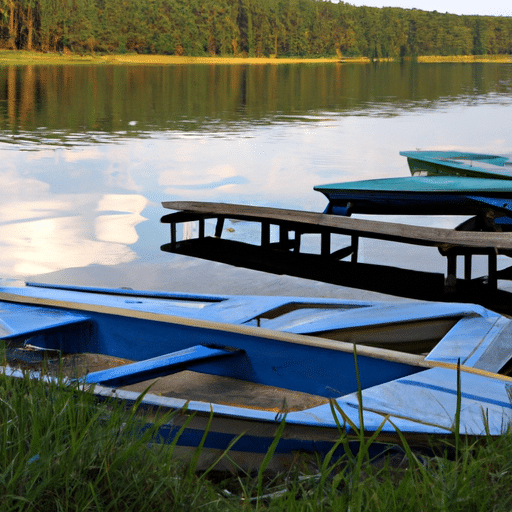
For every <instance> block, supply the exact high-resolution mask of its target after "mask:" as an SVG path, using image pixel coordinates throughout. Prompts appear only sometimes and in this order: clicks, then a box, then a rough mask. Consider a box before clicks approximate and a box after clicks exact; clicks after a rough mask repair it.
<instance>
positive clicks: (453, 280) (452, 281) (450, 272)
mask: <svg viewBox="0 0 512 512" xmlns="http://www.w3.org/2000/svg"><path fill="white" fill-rule="evenodd" d="M446 259H447V262H448V268H447V272H446V279H445V282H444V291H445V293H454V292H455V288H456V285H457V254H455V253H453V252H449V253H448V254H447V255H446Z"/></svg>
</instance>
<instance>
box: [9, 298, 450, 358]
mask: <svg viewBox="0 0 512 512" xmlns="http://www.w3.org/2000/svg"><path fill="white" fill-rule="evenodd" d="M0 301H5V302H11V303H15V304H26V305H37V306H43V307H49V308H52V307H53V308H61V309H66V310H72V311H82V312H91V313H99V314H105V315H114V316H120V317H125V318H128V317H131V318H137V319H140V320H149V321H154V322H163V323H169V324H179V325H183V326H187V327H195V328H201V329H210V330H215V331H224V332H229V333H234V334H239V335H245V336H253V337H256V338H263V339H269V340H275V341H279V342H284V343H291V344H296V345H306V346H311V347H315V348H321V349H327V350H334V351H338V352H345V353H353V352H354V344H353V343H349V342H344V341H332V340H328V339H324V338H319V337H317V336H310V335H306V334H295V333H289V332H284V331H276V330H271V329H265V327H255V326H251V325H243V324H230V323H223V322H215V321H213V320H199V319H195V318H186V317H180V316H175V315H169V314H165V313H153V312H146V311H138V310H133V309H128V308H127V309H124V308H119V307H114V306H103V305H95V304H84V303H77V302H71V301H60V300H55V299H45V298H39V297H27V296H23V295H16V294H9V293H7V292H0ZM454 316H460V315H454ZM443 318H445V317H443ZM356 351H357V355H358V356H367V357H371V358H378V359H383V360H386V361H391V362H398V363H402V364H408V365H411V366H423V367H425V368H429V367H430V366H431V365H430V364H429V363H426V362H425V359H424V357H423V356H417V355H414V354H408V353H406V352H398V351H393V350H387V349H383V348H377V347H368V346H363V345H357V349H356Z"/></svg>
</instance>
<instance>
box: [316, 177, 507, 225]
mask: <svg viewBox="0 0 512 512" xmlns="http://www.w3.org/2000/svg"><path fill="white" fill-rule="evenodd" d="M314 188H315V190H317V191H318V192H322V193H323V194H324V195H325V196H326V197H327V199H328V200H329V205H328V207H327V209H326V211H325V213H331V214H334V215H351V214H352V213H369V214H388V215H478V214H482V213H485V212H487V211H488V210H493V211H495V212H496V213H497V216H510V215H512V181H508V180H498V179H484V178H467V177H460V176H428V177H427V176H414V177H412V176H409V177H403V178H384V179H376V180H363V181H352V182H347V183H332V184H329V185H318V186H316V187H314Z"/></svg>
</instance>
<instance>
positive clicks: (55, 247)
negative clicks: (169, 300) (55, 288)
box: [0, 194, 148, 277]
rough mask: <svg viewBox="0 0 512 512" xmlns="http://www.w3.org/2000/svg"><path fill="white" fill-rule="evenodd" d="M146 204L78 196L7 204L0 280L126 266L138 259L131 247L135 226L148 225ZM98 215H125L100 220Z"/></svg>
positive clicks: (131, 198) (132, 198)
mask: <svg viewBox="0 0 512 512" xmlns="http://www.w3.org/2000/svg"><path fill="white" fill-rule="evenodd" d="M147 203H148V201H147V199H146V198H144V197H143V196H137V195H105V196H103V197H101V198H100V199H99V200H98V199H97V198H96V197H95V196H94V195H87V194H76V195H73V196H64V195H62V196H60V197H59V196H56V197H55V199H54V200H50V199H48V200H42V201H19V200H18V201H16V208H15V209H14V208H13V204H12V203H11V204H10V205H9V204H5V205H3V206H2V207H1V208H0V215H1V218H2V221H3V223H0V240H1V244H2V251H1V253H0V274H1V275H3V276H10V277H17V276H27V275H33V274H41V273H46V272H53V271H56V270H61V269H64V268H69V267H86V266H88V265H93V264H99V265H117V264H120V263H128V262H130V261H132V260H134V259H135V258H136V254H135V253H134V252H133V251H132V250H131V249H130V248H129V247H128V245H130V244H133V243H135V242H136V241H137V239H138V235H137V232H136V230H135V226H136V225H137V224H139V223H140V222H142V221H143V220H145V219H144V217H142V216H141V215H140V213H141V212H142V211H143V209H144V208H145V207H146V205H147ZM95 207H96V208H95ZM95 211H101V212H106V211H108V212H112V211H113V212H117V211H118V212H123V213H120V214H110V215H99V216H98V215H97V214H95V213H94V212H95ZM77 212H80V215H77ZM23 219H24V220H23ZM91 228H93V232H94V233H95V235H96V236H94V235H93V234H92V233H91Z"/></svg>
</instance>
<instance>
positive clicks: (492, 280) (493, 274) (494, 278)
mask: <svg viewBox="0 0 512 512" xmlns="http://www.w3.org/2000/svg"><path fill="white" fill-rule="evenodd" d="M497 269H498V262H497V257H496V251H495V250H494V251H491V252H489V276H488V277H489V282H488V285H489V287H490V288H491V289H493V290H496V289H497V288H498V272H497Z"/></svg>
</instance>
